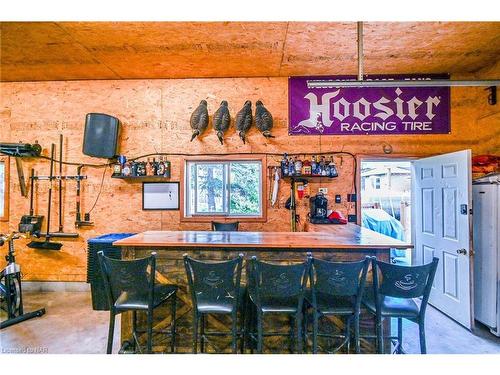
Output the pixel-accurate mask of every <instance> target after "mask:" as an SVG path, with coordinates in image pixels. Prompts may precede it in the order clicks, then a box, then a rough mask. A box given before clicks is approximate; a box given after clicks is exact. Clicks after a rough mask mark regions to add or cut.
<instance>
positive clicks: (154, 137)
mask: <svg viewBox="0 0 500 375" xmlns="http://www.w3.org/2000/svg"><path fill="white" fill-rule="evenodd" d="M499 71H500V70H499V69H498V68H496V69H495V70H493V71H492V72H493V73H492V74H493V75H495V74H497V75H498V73H499ZM0 90H1V103H0V140H1V141H2V142H4V141H12V142H18V141H24V142H33V141H35V140H38V141H39V142H40V144H41V145H42V146H43V147H44V153H45V154H47V152H48V150H49V149H50V143H51V142H54V143H57V140H58V136H59V134H60V133H63V134H64V136H65V142H66V143H65V147H64V158H65V160H68V161H74V162H92V163H101V162H104V161H105V160H100V159H94V158H90V157H86V156H84V155H83V154H82V152H81V150H82V139H83V128H84V120H85V115H86V113H88V112H104V113H108V114H111V115H114V116H117V117H118V118H119V119H120V120H121V121H122V123H123V127H122V135H121V141H120V153H123V154H126V155H128V156H137V155H140V154H144V153H150V152H155V151H158V152H188V153H194V154H200V155H203V154H204V153H225V152H278V153H282V152H320V151H322V152H325V151H328V150H336V151H340V150H343V151H348V152H352V153H363V154H366V153H376V154H380V153H382V143H383V142H387V143H389V144H391V145H392V147H393V151H394V153H397V154H408V155H426V154H433V153H444V152H451V151H456V150H461V149H465V148H472V150H473V153H485V152H494V151H495V150H496V151H497V152H498V142H495V141H494V139H495V135H496V136H497V139H498V130H495V129H498V124H496V126H495V125H494V124H492V126H491V127H484V128H482V129H479V128H478V125H477V123H476V120H477V119H478V118H480V117H482V116H487V115H489V114H493V113H495V112H498V105H497V106H494V107H493V106H489V105H488V104H487V99H486V92H485V91H484V89H483V88H456V89H452V110H451V112H452V134H449V135H436V136H434V135H432V136H385V137H379V136H356V137H347V136H344V137H338V136H299V137H290V136H288V135H287V116H288V112H287V111H288V104H287V100H288V92H287V78H284V77H283V78H220V79H219V78H217V79H175V80H122V81H113V80H107V81H66V82H36V83H34V82H20V83H0ZM201 99H207V101H208V106H209V113H210V115H212V114H213V113H214V111H215V110H216V109H217V108H218V105H219V103H220V101H221V100H223V99H226V100H228V101H229V106H230V111H231V114H232V115H233V116H234V115H235V114H236V112H237V111H238V110H239V109H240V108H241V106H242V105H243V103H244V101H245V100H247V99H249V100H252V102H253V103H255V101H256V100H258V99H261V100H263V102H264V103H265V104H266V106H267V108H268V109H269V110H270V111H271V112H272V113H273V115H274V118H275V129H274V130H273V133H274V135H275V136H276V138H274V139H271V140H266V139H264V138H263V137H262V136H261V135H260V133H259V132H258V131H257V130H256V129H255V128H253V129H252V130H251V131H250V133H249V136H248V143H247V144H246V145H243V144H242V143H241V141H240V139H239V137H238V135H237V134H236V132H235V130H234V127H232V128H231V129H230V131H229V132H228V133H227V135H226V142H225V144H224V146H221V145H220V144H219V142H218V141H217V138H216V136H215V134H214V131H213V128H212V126H210V127H209V128H208V129H207V131H206V133H205V134H204V136H202V137H201V139H200V140H196V141H194V142H192V143H190V142H189V139H190V129H189V116H190V114H191V112H192V110H193V109H194V108H195V107H196V106H197V105H198V103H199V101H200V100H201ZM479 138H480V139H482V140H483V141H482V143H480V144H477V143H476V140H477V139H479ZM484 139H493V141H488V142H485V141H484ZM170 160H171V162H172V169H173V173H172V181H178V180H179V178H180V168H181V161H180V159H179V158H173V157H172V158H171V159H170ZM277 161H278V160H274V158H268V164H269V165H272V164H273V163H275V162H277ZM336 162H337V164H338V166H339V167H340V178H338V179H337V180H335V181H334V182H332V183H329V184H328V185H325V186H327V187H328V188H329V201H330V204H331V205H332V207H333V208H336V209H340V210H342V211H343V212H345V213H346V212H347V209H348V207H347V206H346V204H345V203H341V204H340V205H335V204H334V203H333V202H334V199H333V196H334V194H342V198H343V200H344V201H345V200H346V194H347V193H350V192H351V191H352V189H353V164H352V163H353V161H352V160H351V159H350V158H349V157H344V158H342V160H341V159H340V158H337V159H336ZM48 165H49V164H48V162H47V161H43V160H32V161H27V162H25V163H24V168H25V174H26V175H28V174H29V168H31V167H34V168H36V170H37V172H38V173H39V174H47V173H48ZM11 171H12V173H11V181H10V188H11V189H10V191H11V202H10V203H11V204H10V221H9V222H8V223H0V232H6V231H8V230H13V229H15V228H16V227H17V223H18V221H19V219H20V217H21V215H23V214H26V213H27V212H28V209H29V200H28V199H26V198H22V197H21V195H20V191H19V184H18V180H17V173H16V169H15V165H14V161H13V160H11ZM75 172H76V167H64V171H63V173H68V174H74V173H75ZM84 173H85V174H86V175H88V180H87V181H86V182H85V183H84V189H83V198H82V200H83V207H84V209H85V210H88V209H90V206H91V205H92V204H93V202H94V199H95V197H96V195H97V193H98V191H99V186H100V181H101V176H102V173H103V170H102V169H90V168H86V169H84ZM110 175H111V171H110V170H109V169H108V170H107V172H106V177H105V179H104V186H103V190H102V194H101V197H100V201H99V203H98V204H97V206H96V208H95V209H94V211H93V212H92V220H93V221H94V222H95V226H94V227H93V228H89V229H82V230H79V233H80V234H81V236H80V238H79V239H76V240H70V241H68V240H65V241H63V242H64V246H63V248H62V251H60V252H51V253H47V252H44V251H41V250H33V249H28V248H26V247H25V246H19V249H20V251H19V253H18V260H19V262H20V263H21V264H22V265H23V271H24V276H25V279H27V280H51V281H58V280H60V281H84V280H85V277H86V276H85V275H86V242H85V241H86V239H87V238H90V237H94V236H97V235H100V234H103V233H109V232H128V231H133V232H138V231H143V230H147V229H152V230H177V229H199V230H204V229H208V228H209V227H208V224H204V223H181V222H180V220H179V212H178V211H163V212H162V211H142V210H141V184H138V183H135V184H134V183H127V182H125V181H120V180H114V179H111V178H109V176H110ZM266 183H269V182H268V181H266ZM318 187H319V185H318V184H316V185H313V186H312V192H313V193H314V192H315V191H317V188H318ZM36 191H37V195H36V199H35V209H36V211H37V212H38V213H40V214H44V215H46V203H47V194H46V192H47V185H46V183H39V184H38V185H37V187H36ZM288 196H289V188H288V187H287V186H286V185H284V184H282V185H281V191H280V196H279V205H278V206H277V207H276V208H270V207H268V221H267V223H243V224H242V230H258V231H265V230H272V231H287V230H289V213H288V211H287V210H286V209H285V208H284V204H285V201H286V199H287V198H288ZM55 197H56V199H54V201H53V204H54V205H53V207H54V209H55V208H57V188H56V189H55ZM63 197H64V225H65V230H67V231H74V230H75V229H74V225H73V224H74V216H75V208H74V206H75V186H74V182H68V183H66V184H65V189H64V193H63ZM54 212H55V214H54V217H53V221H52V228H53V230H54V231H55V230H57V220H58V217H57V212H56V210H55V211H54ZM306 212H307V203H306V201H305V200H304V201H302V202H300V203H299V213H300V215H301V218H302V220H303V222H304V221H305V220H304V219H305V214H306ZM302 224H303V223H302ZM302 224H301V225H299V228H300V229H301V228H302ZM20 245H21V243H20ZM2 251H5V249H2Z"/></svg>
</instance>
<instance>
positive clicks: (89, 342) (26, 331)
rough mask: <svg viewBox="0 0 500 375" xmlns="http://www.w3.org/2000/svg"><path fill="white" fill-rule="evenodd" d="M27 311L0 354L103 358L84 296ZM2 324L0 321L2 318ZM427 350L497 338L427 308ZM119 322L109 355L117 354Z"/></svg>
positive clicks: (37, 296)
mask: <svg viewBox="0 0 500 375" xmlns="http://www.w3.org/2000/svg"><path fill="white" fill-rule="evenodd" d="M24 299H25V310H26V311H27V312H29V311H32V310H34V309H37V308H40V307H45V308H46V310H47V313H46V314H45V315H44V316H43V317H41V318H35V319H32V320H29V321H26V322H23V323H21V324H18V325H15V326H11V327H9V328H6V329H3V330H1V331H0V349H1V353H16V352H38V353H105V352H106V340H107V332H108V319H109V313H108V312H106V311H93V310H92V303H91V299H90V293H88V292H43V293H40V292H35V293H34V292H25V293H24ZM1 318H2V320H3V319H5V316H4V315H2V317H1ZM426 323H427V329H426V333H427V350H428V352H429V353H435V354H465V353H467V354H486V353H500V338H497V337H495V336H493V335H492V334H490V333H489V331H488V330H487V329H485V328H484V327H483V326H480V325H478V327H477V328H476V332H475V334H472V333H471V332H469V331H467V330H466V329H464V328H462V327H461V326H460V325H458V324H457V323H455V322H454V321H452V320H451V319H449V318H447V317H446V316H445V315H443V314H441V313H440V312H439V311H437V310H435V309H434V308H432V307H429V309H428V313H427V318H426ZM119 326H120V324H119V321H117V327H116V330H115V343H114V350H113V351H114V352H117V351H118V349H119ZM403 330H404V336H403V340H404V348H405V351H406V352H407V353H419V352H420V349H419V341H418V327H417V325H416V324H413V323H411V322H405V323H404V327H403Z"/></svg>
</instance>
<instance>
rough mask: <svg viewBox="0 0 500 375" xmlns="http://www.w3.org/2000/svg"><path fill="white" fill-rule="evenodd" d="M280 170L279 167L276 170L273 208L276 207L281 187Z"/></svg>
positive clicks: (272, 199)
mask: <svg viewBox="0 0 500 375" xmlns="http://www.w3.org/2000/svg"><path fill="white" fill-rule="evenodd" d="M278 169H279V168H278V167H275V168H274V176H273V177H274V178H273V189H272V194H271V207H274V205H275V204H276V201H277V200H278V190H279V186H280V174H279V171H278Z"/></svg>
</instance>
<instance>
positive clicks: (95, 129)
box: [83, 113, 120, 159]
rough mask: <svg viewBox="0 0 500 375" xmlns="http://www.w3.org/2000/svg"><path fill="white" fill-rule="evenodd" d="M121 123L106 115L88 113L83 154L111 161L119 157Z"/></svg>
mask: <svg viewBox="0 0 500 375" xmlns="http://www.w3.org/2000/svg"><path fill="white" fill-rule="evenodd" d="M119 132H120V121H119V120H118V119H117V118H116V117H113V116H110V115H106V114H104V113H87V117H86V118H85V133H84V135H83V153H84V154H85V155H89V156H95V157H97V158H107V159H111V158H114V157H115V156H116V155H117V147H118V135H119Z"/></svg>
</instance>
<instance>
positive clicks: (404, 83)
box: [307, 79, 500, 89]
mask: <svg viewBox="0 0 500 375" xmlns="http://www.w3.org/2000/svg"><path fill="white" fill-rule="evenodd" d="M467 86H469V87H472V86H485V87H490V86H500V80H498V79H493V80H475V81H467V80H463V81H459V80H448V79H432V80H431V79H429V80H412V79H408V80H376V81H375V80H363V81H360V80H344V81H336V80H331V79H329V80H321V79H311V80H308V81H307V88H310V89H314V88H318V89H328V88H340V87H467Z"/></svg>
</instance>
